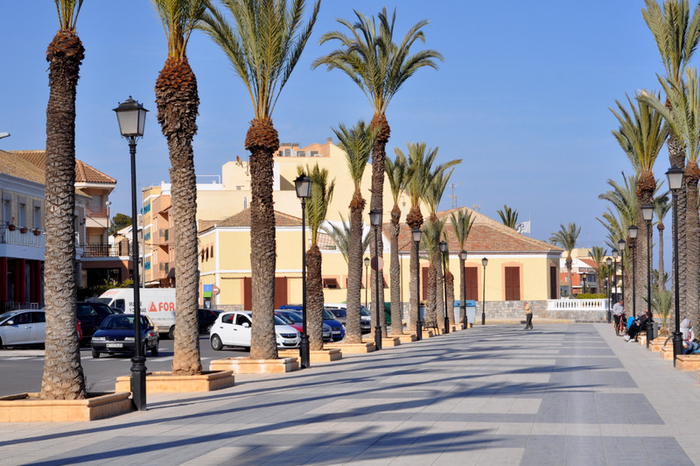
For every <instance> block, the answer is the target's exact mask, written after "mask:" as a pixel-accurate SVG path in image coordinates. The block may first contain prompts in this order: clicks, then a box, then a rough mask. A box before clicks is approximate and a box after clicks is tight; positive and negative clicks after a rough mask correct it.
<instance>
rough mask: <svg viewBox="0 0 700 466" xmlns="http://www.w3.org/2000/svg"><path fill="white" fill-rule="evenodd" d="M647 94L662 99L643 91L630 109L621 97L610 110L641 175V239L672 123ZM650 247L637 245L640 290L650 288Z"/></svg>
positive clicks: (640, 300) (640, 301)
mask: <svg viewBox="0 0 700 466" xmlns="http://www.w3.org/2000/svg"><path fill="white" fill-rule="evenodd" d="M647 97H649V98H653V99H656V100H658V96H654V95H653V94H650V93H648V92H645V91H643V92H641V93H640V97H639V98H638V99H637V100H636V104H635V103H634V102H633V101H632V99H630V97H629V96H627V102H628V103H629V107H630V110H627V109H626V108H625V106H624V105H622V104H621V103H620V102H619V101H617V100H616V101H615V103H616V104H617V111H616V110H613V109H610V111H611V112H612V113H613V115H615V117H616V118H617V120H618V122H619V123H620V127H619V129H617V130H613V131H612V134H613V136H614V137H615V139H616V140H617V142H618V144H620V147H621V148H622V150H623V151H624V152H625V154H626V155H627V158H628V159H629V160H630V162H631V163H632V166H633V167H634V169H635V172H636V174H637V191H636V196H637V215H636V219H637V222H636V223H637V227H638V228H639V237H640V238H646V237H647V222H645V221H644V220H643V219H642V215H641V208H642V206H644V205H645V204H652V203H653V200H654V192H656V189H657V185H656V179H655V178H654V173H653V169H654V163H655V162H656V158H657V156H658V155H659V152H660V151H661V148H662V147H663V145H664V142H665V141H666V138H667V137H668V134H669V128H668V125H667V124H666V123H665V121H664V118H663V116H662V114H661V112H659V111H657V110H656V109H655V108H654V107H653V106H651V105H650V104H649V103H648V100H647ZM621 234H622V235H621V236H618V237H616V238H612V240H611V241H612V242H613V244H616V243H617V240H619V239H620V238H626V237H627V232H621ZM650 248H651V245H650V244H647V241H640V242H638V243H637V247H635V248H634V253H635V258H634V260H635V263H636V266H637V272H638V273H637V274H636V275H635V280H636V282H637V287H638V289H640V290H643V289H644V288H645V287H646V277H647V263H648V262H647V258H648V257H649V256H650V255H651V250H650ZM637 305H638V306H644V302H643V293H639V295H638V296H637ZM640 309H643V307H640Z"/></svg>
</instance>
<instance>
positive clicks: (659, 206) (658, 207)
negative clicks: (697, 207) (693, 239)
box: [653, 192, 671, 290]
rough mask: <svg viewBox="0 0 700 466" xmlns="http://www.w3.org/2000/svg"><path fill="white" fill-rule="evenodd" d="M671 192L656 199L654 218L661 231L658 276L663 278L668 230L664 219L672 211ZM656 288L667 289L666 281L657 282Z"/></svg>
mask: <svg viewBox="0 0 700 466" xmlns="http://www.w3.org/2000/svg"><path fill="white" fill-rule="evenodd" d="M668 195H669V192H666V193H664V194H662V195H660V196H656V197H655V198H654V204H653V205H654V217H655V218H656V229H657V230H659V270H658V276H659V277H663V276H664V275H666V274H665V272H664V230H665V229H666V227H665V225H664V218H666V214H668V212H669V210H671V203H670V202H669V199H668ZM656 286H657V287H658V288H659V290H665V289H666V283H665V282H664V281H659V280H657V281H656Z"/></svg>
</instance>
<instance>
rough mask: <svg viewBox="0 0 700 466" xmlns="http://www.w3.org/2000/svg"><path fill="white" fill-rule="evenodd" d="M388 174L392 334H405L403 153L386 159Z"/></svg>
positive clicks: (406, 163)
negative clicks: (401, 239)
mask: <svg viewBox="0 0 700 466" xmlns="http://www.w3.org/2000/svg"><path fill="white" fill-rule="evenodd" d="M386 174H387V178H388V180H389V185H390V186H391V197H392V198H393V200H394V208H393V209H391V237H390V241H391V264H390V266H389V280H390V283H391V284H390V285H389V287H390V288H391V334H392V335H401V334H403V324H402V318H401V268H400V265H399V231H400V230H401V225H400V224H399V222H400V221H401V209H400V208H399V197H400V196H401V194H402V193H403V191H404V189H405V187H406V182H407V180H408V161H407V160H406V156H404V155H403V154H402V153H397V154H396V160H395V161H393V162H392V160H391V159H390V158H388V157H387V159H386Z"/></svg>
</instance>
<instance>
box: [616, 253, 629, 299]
mask: <svg viewBox="0 0 700 466" xmlns="http://www.w3.org/2000/svg"><path fill="white" fill-rule="evenodd" d="M626 246H627V241H625V240H624V239H620V240H619V241H618V242H617V250H618V251H620V273H621V274H622V301H623V302H624V300H625V247H626Z"/></svg>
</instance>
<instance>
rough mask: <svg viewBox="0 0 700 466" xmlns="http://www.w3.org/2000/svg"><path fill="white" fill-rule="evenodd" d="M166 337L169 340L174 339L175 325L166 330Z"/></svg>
mask: <svg viewBox="0 0 700 466" xmlns="http://www.w3.org/2000/svg"><path fill="white" fill-rule="evenodd" d="M168 338H169V339H171V340H174V339H175V326H174V325H173V326H172V327H170V330H168Z"/></svg>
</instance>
